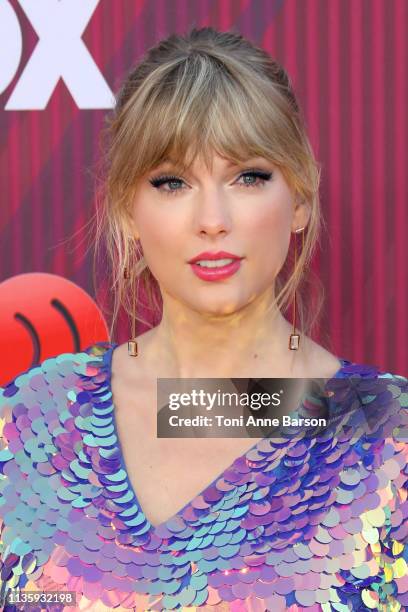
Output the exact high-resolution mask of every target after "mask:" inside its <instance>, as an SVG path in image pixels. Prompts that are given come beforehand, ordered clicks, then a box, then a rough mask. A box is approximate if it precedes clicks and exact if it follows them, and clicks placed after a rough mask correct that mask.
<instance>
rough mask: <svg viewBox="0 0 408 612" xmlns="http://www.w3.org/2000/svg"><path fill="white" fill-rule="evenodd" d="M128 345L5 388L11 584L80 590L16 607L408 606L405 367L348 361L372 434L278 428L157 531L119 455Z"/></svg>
mask: <svg viewBox="0 0 408 612" xmlns="http://www.w3.org/2000/svg"><path fill="white" fill-rule="evenodd" d="M115 346H116V345H115V344H107V343H98V344H96V345H94V346H92V347H89V348H88V349H87V350H86V351H84V352H81V353H77V354H71V353H66V354H62V355H59V356H57V357H55V358H52V359H47V360H46V361H44V362H43V363H42V364H41V366H39V367H34V368H32V369H30V370H29V371H27V372H25V373H23V374H21V375H20V376H17V377H16V378H15V380H14V381H12V382H11V383H10V384H9V385H7V386H6V387H5V388H3V389H0V408H1V412H0V414H1V420H0V425H1V428H2V437H1V450H0V466H1V467H0V525H1V540H0V559H1V563H0V566H1V570H0V584H1V591H0V595H1V596H4V595H5V594H6V593H7V592H11V591H14V592H15V591H16V590H17V591H18V590H19V589H20V591H21V592H24V591H46V592H49V591H61V590H62V591H75V593H76V607H68V606H66V607H64V606H63V605H59V606H58V605H55V604H53V605H50V606H49V607H47V605H43V606H42V607H40V606H37V607H35V606H31V607H29V608H28V607H27V608H24V607H23V608H18V607H14V605H12V604H6V606H5V608H4V610H6V611H7V612H11V610H17V609H27V610H32V611H35V610H40V609H44V610H48V609H49V610H53V611H54V612H56V611H58V610H67V611H73V610H92V611H97V612H102V611H104V610H136V611H144V610H173V609H175V610H184V609H185V610H189V611H194V610H195V609H196V608H197V609H199V610H200V611H201V610H203V611H205V610H208V611H209V610H219V611H232V612H244V611H253V612H264V611H265V610H271V611H273V612H278V611H281V610H289V611H293V612H294V611H297V610H308V611H313V612H314V611H320V610H323V611H326V612H327V611H331V610H336V611H347V610H353V611H355V610H357V611H359V610H372V609H375V610H376V609H383V610H400V609H401V610H405V609H408V571H407V561H408V501H407V490H408V488H407V487H408V483H407V481H408V465H407V463H408V444H407V438H408V418H407V415H408V380H407V379H406V378H405V377H403V376H398V375H395V374H390V373H387V372H380V371H378V370H376V368H375V367H372V366H367V365H361V364H354V363H351V362H349V361H347V360H344V359H342V360H341V363H342V368H341V369H340V370H339V371H338V372H337V373H336V375H335V377H333V378H332V379H330V380H329V381H328V383H327V389H328V399H327V401H328V403H329V408H330V411H331V413H332V414H335V415H337V416H338V420H339V422H340V421H341V419H342V418H344V419H346V420H347V419H349V420H350V414H352V413H356V412H357V413H358V412H359V410H360V409H363V412H364V414H365V415H366V416H367V415H368V420H369V421H370V423H371V425H370V427H371V429H370V430H368V429H366V428H364V427H360V426H359V425H358V424H356V423H353V422H351V426H345V427H343V428H339V429H338V431H337V433H336V434H335V433H333V432H332V433H331V434H328V433H326V434H325V435H321V436H320V437H319V436H318V437H314V438H313V437H310V438H307V439H306V438H304V437H302V436H301V435H299V436H296V437H295V438H294V437H290V439H283V438H280V439H270V438H265V439H264V440H262V441H261V442H258V443H257V444H255V445H254V446H253V447H252V448H251V449H250V450H249V451H248V452H247V453H246V454H244V455H243V456H240V457H238V458H237V459H236V460H235V461H234V463H233V464H232V465H231V466H230V467H229V468H228V469H226V470H225V471H224V472H222V473H221V474H220V475H219V476H218V477H217V478H216V479H215V480H214V481H213V482H212V483H211V484H209V486H208V487H207V488H206V489H205V490H203V491H202V492H201V493H200V494H199V495H197V497H195V498H194V499H193V500H192V501H191V502H189V503H188V504H187V505H186V506H185V507H184V508H182V509H181V510H180V511H179V512H178V513H177V514H175V515H174V516H173V517H172V518H170V519H169V520H168V521H166V522H164V523H162V524H160V525H158V526H156V527H154V526H152V525H151V524H150V523H149V521H148V520H147V519H146V517H145V516H144V514H143V511H142V509H141V507H140V505H139V503H138V500H137V497H136V495H135V492H134V491H133V490H132V486H131V484H130V482H129V478H128V475H127V472H126V467H125V465H124V463H123V458H122V456H121V452H120V445H119V441H118V438H117V430H116V424H115V421H114V410H113V405H112V395H111V388H110V374H111V357H112V351H113V349H114V348H115ZM342 415H343V416H342ZM349 424H350V423H349ZM1 428H0V431H1ZM191 463H192V466H193V465H194V457H192V458H191Z"/></svg>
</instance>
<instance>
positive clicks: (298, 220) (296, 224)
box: [292, 196, 311, 232]
mask: <svg viewBox="0 0 408 612" xmlns="http://www.w3.org/2000/svg"><path fill="white" fill-rule="evenodd" d="M310 215H311V207H310V204H309V202H306V200H304V199H303V198H300V196H297V197H296V198H295V203H294V210H293V219H292V232H295V231H296V230H297V229H299V228H301V227H306V226H307V224H308V223H309V220H310Z"/></svg>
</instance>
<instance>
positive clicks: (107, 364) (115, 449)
mask: <svg viewBox="0 0 408 612" xmlns="http://www.w3.org/2000/svg"><path fill="white" fill-rule="evenodd" d="M104 345H105V347H107V350H106V351H105V352H104V353H103V354H102V356H101V357H102V364H101V367H102V368H103V369H104V371H105V373H106V374H107V377H106V390H107V391H108V393H109V396H110V403H111V407H112V410H111V411H110V428H111V429H112V434H113V436H114V438H113V439H112V444H111V445H110V448H111V449H112V454H114V455H118V456H119V461H120V469H121V471H122V473H123V474H124V482H125V483H126V487H127V493H128V494H129V496H130V498H131V499H133V503H134V504H135V505H136V506H137V508H138V510H139V511H140V513H141V514H142V515H143V517H144V519H145V522H146V524H147V525H148V531H149V532H150V533H153V534H155V535H156V536H157V537H160V535H159V532H160V531H163V529H164V530H166V527H167V525H169V524H170V523H174V522H175V521H177V520H178V519H181V520H182V521H183V522H185V519H184V518H183V515H184V513H185V511H186V510H187V509H188V508H190V507H191V505H192V503H193V501H194V500H195V499H197V498H198V497H200V496H202V495H203V493H204V492H205V491H206V490H207V489H209V488H211V487H212V486H213V485H215V484H216V483H217V482H218V481H219V480H220V479H222V478H223V477H224V475H225V474H226V473H227V472H229V471H231V470H233V469H234V465H235V464H236V463H238V462H243V461H246V460H247V458H248V455H249V454H250V453H253V451H255V450H256V449H257V448H258V446H259V445H260V444H262V442H264V440H265V439H267V438H262V439H261V440H258V441H257V442H255V444H253V445H252V446H251V447H250V448H249V449H248V450H247V451H246V452H244V453H243V454H242V455H238V456H237V457H236V458H235V459H234V460H233V461H232V462H231V464H230V465H228V466H227V467H226V468H225V469H223V470H222V471H221V472H220V473H219V474H217V476H216V477H215V478H214V479H213V480H211V481H210V482H209V483H208V484H207V485H206V486H205V487H204V488H203V489H201V490H200V491H198V492H197V493H196V494H195V495H194V496H193V497H192V498H191V499H190V500H189V501H188V502H187V503H186V504H185V505H184V506H183V507H181V508H180V509H179V510H177V512H175V513H174V514H172V515H171V516H169V517H168V518H167V519H165V520H164V521H161V522H160V523H158V524H157V525H154V524H153V523H151V521H150V520H149V519H148V518H147V516H146V514H145V513H144V510H143V507H142V505H141V504H140V501H139V498H138V495H137V493H136V491H135V489H134V487H133V485H132V483H131V481H130V478H129V472H128V469H127V466H126V462H125V459H124V455H123V451H122V443H121V441H120V439H119V434H118V428H117V423H116V414H115V410H116V407H115V403H114V401H113V394H112V381H111V378H112V355H113V351H114V350H115V348H116V347H117V346H119V345H118V343H104ZM337 359H338V360H339V362H340V363H341V366H340V368H339V369H338V370H337V371H336V372H335V374H334V375H333V376H332V377H331V378H329V379H328V380H327V382H326V386H325V388H326V387H327V385H328V383H329V382H330V381H331V380H333V379H335V378H341V376H340V375H341V373H342V372H343V370H344V369H345V368H346V367H349V366H353V365H354V363H353V362H352V361H350V360H348V359H345V358H342V357H338V358H337ZM329 401H330V399H329ZM300 407H301V404H300V405H299V406H298V407H297V410H298V409H299V408H300ZM295 412H296V410H294V411H293V413H295ZM115 439H116V441H115ZM210 511H211V510H210Z"/></svg>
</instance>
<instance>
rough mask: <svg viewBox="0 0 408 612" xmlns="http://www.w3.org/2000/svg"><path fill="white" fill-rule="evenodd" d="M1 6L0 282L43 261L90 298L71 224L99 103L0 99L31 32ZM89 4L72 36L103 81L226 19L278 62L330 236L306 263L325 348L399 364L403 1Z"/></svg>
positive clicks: (80, 244)
mask: <svg viewBox="0 0 408 612" xmlns="http://www.w3.org/2000/svg"><path fill="white" fill-rule="evenodd" d="M53 1H54V0H51V3H52V2H53ZM9 4H10V5H11V7H12V8H13V9H14V12H15V14H16V16H17V18H18V21H19V24H20V28H21V31H22V39H23V50H22V57H21V61H20V64H19V66H18V69H17V72H16V74H15V76H14V77H13V79H12V80H11V82H10V83H9V85H8V86H7V87H6V88H5V89H4V91H3V92H2V93H1V94H0V139H1V143H0V173H1V206H0V281H4V280H6V279H10V278H11V277H13V276H15V275H19V274H22V273H27V272H47V273H52V274H57V275H60V276H63V277H65V278H67V279H69V280H70V281H72V282H73V283H75V284H76V285H78V286H79V287H80V288H82V289H83V290H85V291H86V292H87V293H89V294H90V295H91V296H93V286H92V277H91V253H90V252H88V253H86V252H85V250H86V245H85V243H84V235H83V232H81V231H80V229H81V227H83V225H84V224H85V223H86V222H87V220H89V219H90V217H91V215H92V212H93V178H92V172H93V167H94V164H95V162H96V160H97V159H98V134H99V131H100V129H101V127H102V123H103V118H104V115H105V113H106V112H107V110H108V109H99V110H98V109H92V108H91V109H79V108H78V106H77V104H76V103H75V101H74V99H73V96H72V95H71V93H70V91H69V89H68V88H67V87H66V85H65V84H64V82H63V81H62V80H60V81H59V82H58V84H57V86H56V88H55V89H54V91H53V93H52V96H51V97H50V100H49V102H48V104H47V106H46V108H45V109H44V110H5V107H6V105H7V103H8V100H9V99H10V96H11V95H12V93H13V90H14V88H15V87H16V84H17V82H18V81H19V78H20V77H21V74H22V71H23V69H24V67H25V65H26V64H27V62H28V61H29V58H30V57H31V55H32V53H33V50H34V48H35V47H36V45H37V43H38V41H39V38H41V36H38V34H37V33H36V31H35V29H34V28H33V25H32V23H31V22H30V19H29V18H28V17H27V14H26V12H25V11H24V10H23V8H22V6H23V1H21V3H19V2H18V1H17V0H10V2H9ZM94 4H95V5H96V6H95V10H94V12H93V14H92V15H91V17H90V19H89V23H88V25H87V27H86V29H85V31H84V34H83V37H82V38H83V41H84V42H85V45H86V47H87V49H88V50H89V52H90V54H91V56H92V57H93V59H94V61H95V62H96V64H97V66H98V68H99V71H100V72H101V73H102V75H103V77H104V79H105V80H106V82H107V83H108V85H109V87H110V89H111V90H112V91H115V90H116V89H117V87H118V85H119V84H120V82H121V79H122V77H123V76H124V74H125V73H126V71H127V70H128V69H129V68H130V67H131V66H132V64H133V63H134V62H136V61H137V60H138V59H139V58H140V57H141V55H142V54H143V53H144V51H145V50H146V49H147V48H148V47H150V46H152V45H153V44H155V43H156V41H158V40H159V39H160V38H162V37H165V36H167V35H168V34H170V33H172V32H180V33H183V32H185V31H186V30H187V29H189V28H190V27H192V26H193V25H195V26H204V25H212V26H214V27H217V28H219V29H221V30H227V29H230V28H233V29H235V30H237V31H239V32H240V33H242V34H244V35H245V36H248V37H249V38H250V39H251V40H253V41H254V42H255V43H257V44H259V45H261V46H263V47H264V48H265V49H266V50H267V51H268V52H270V53H271V54H272V55H273V56H274V57H275V58H276V59H277V60H278V61H280V62H281V63H282V64H283V65H284V67H285V68H286V69H287V71H288V73H289V75H290V77H291V79H292V81H293V83H294V87H295V91H296V93H297V95H298V98H299V101H300V103H301V105H302V106H303V108H304V113H305V116H306V121H307V126H308V130H309V134H310V138H311V141H312V144H313V146H314V149H315V152H316V156H317V158H318V160H319V161H320V162H321V164H322V166H323V169H322V184H321V202H322V209H323V212H324V216H325V218H326V221H327V223H328V226H329V235H324V236H323V237H322V251H321V253H320V254H318V256H317V257H316V258H315V262H314V267H315V270H316V272H317V273H318V274H319V276H320V277H321V279H322V281H323V283H324V284H325V286H326V295H327V298H326V305H325V312H324V316H323V325H324V327H325V328H326V329H327V331H328V333H329V335H330V336H331V338H332V346H331V350H333V351H334V352H336V354H337V355H340V356H343V357H347V358H349V359H353V360H354V361H362V362H367V363H375V364H377V365H379V366H380V367H383V368H385V369H387V370H389V371H392V372H395V373H400V374H405V375H407V374H408V368H407V366H408V348H407V339H408V329H407V325H408V323H407V312H408V284H407V265H406V263H407V258H408V255H407V230H408V222H407V218H408V213H407V195H408V188H407V178H406V174H407V172H406V170H407V146H406V143H407V141H408V124H407V111H406V109H407V108H408V85H407V81H408V79H407V75H408V66H407V55H408V53H407V51H408V42H407V40H408V36H407V35H408V32H407V24H408V3H407V2H406V1H405V0H391V1H389V0H330V1H329V0H307V1H306V0H284V1H273V0H252V1H245V0H213V1H210V0H201V1H198V0H196V1H194V2H191V1H188V0H146V1H141V0H115V1H113V0H100V1H99V2H97V0H95V2H94ZM50 19H52V16H51V15H50ZM1 44H3V46H4V43H0V45H1ZM5 52H7V49H3V50H2V53H5ZM0 55H1V53H0ZM76 232H77V233H76ZM68 238H69V241H68V242H67V239H68ZM0 288H1V284H0ZM16 307H17V305H16ZM3 324H5V323H4V322H3ZM123 334H124V336H123V337H124V338H126V334H127V329H124V332H123ZM316 339H317V340H318V337H317V338H316ZM18 350H19V347H18V346H17V347H16V351H18ZM65 350H66V351H69V350H72V347H70V346H64V347H61V352H63V351H65ZM43 357H44V356H43ZM5 358H6V357H5V356H4V351H2V352H1V354H0V359H5Z"/></svg>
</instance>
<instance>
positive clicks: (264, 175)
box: [149, 169, 272, 196]
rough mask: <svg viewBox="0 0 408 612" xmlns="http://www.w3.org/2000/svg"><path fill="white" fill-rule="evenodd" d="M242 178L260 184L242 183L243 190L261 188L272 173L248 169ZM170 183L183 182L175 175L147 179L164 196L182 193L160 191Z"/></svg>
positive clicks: (174, 190) (177, 190) (177, 191)
mask: <svg viewBox="0 0 408 612" xmlns="http://www.w3.org/2000/svg"><path fill="white" fill-rule="evenodd" d="M243 176H255V177H256V178H259V179H261V181H262V182H261V183H246V184H245V183H242V184H241V187H245V188H248V187H263V186H264V184H265V183H266V182H267V181H270V180H271V178H272V172H264V171H262V170H255V169H254V170H252V169H249V170H245V172H242V174H240V175H239V177H238V178H242V177H243ZM170 181H177V182H184V181H183V179H181V178H180V177H178V176H175V175H162V176H158V177H155V178H151V179H149V182H150V184H151V185H152V186H153V187H154V188H155V189H157V190H158V191H160V192H162V193H165V194H166V195H169V196H172V195H176V194H177V193H179V192H180V191H182V190H181V189H170V190H166V189H160V187H161V186H162V185H165V184H166V183H169V182H170Z"/></svg>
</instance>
